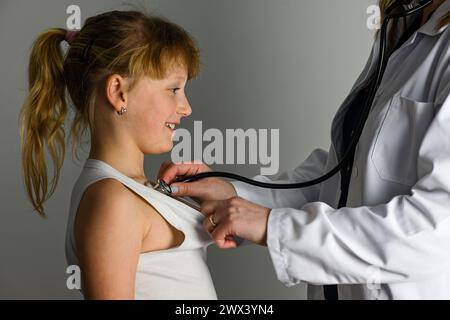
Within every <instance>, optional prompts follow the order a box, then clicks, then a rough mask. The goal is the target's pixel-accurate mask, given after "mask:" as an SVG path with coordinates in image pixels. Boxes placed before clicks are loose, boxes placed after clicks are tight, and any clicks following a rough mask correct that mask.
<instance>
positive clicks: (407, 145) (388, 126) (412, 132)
mask: <svg viewBox="0 0 450 320" xmlns="http://www.w3.org/2000/svg"><path fill="white" fill-rule="evenodd" d="M433 117H434V103H432V102H418V101H414V100H411V99H409V98H406V97H402V96H400V95H396V96H394V97H393V98H392V100H391V101H390V105H389V107H388V110H387V111H386V114H385V116H384V119H383V121H382V123H381V125H380V127H379V129H378V133H377V136H376V138H375V142H374V146H373V149H372V155H371V158H372V162H373V165H374V167H375V169H376V171H377V172H378V175H379V177H380V178H381V179H383V180H387V181H391V182H395V183H400V184H403V185H407V186H413V185H414V184H415V183H416V182H417V157H418V152H419V147H420V145H421V143H422V140H423V137H424V135H425V133H426V131H427V129H428V127H429V125H430V123H431V121H432V119H433Z"/></svg>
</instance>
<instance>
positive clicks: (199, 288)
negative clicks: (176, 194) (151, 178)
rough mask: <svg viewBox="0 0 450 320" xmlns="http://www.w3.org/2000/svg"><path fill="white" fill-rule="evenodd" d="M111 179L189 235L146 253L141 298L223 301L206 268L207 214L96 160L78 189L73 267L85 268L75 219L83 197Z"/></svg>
mask: <svg viewBox="0 0 450 320" xmlns="http://www.w3.org/2000/svg"><path fill="white" fill-rule="evenodd" d="M106 178H114V179H116V180H118V181H120V182H121V183H122V184H124V185H125V186H127V187H128V188H129V189H131V190H132V191H134V192H135V193H136V194H138V195H139V196H141V197H142V198H143V199H145V200H146V201H148V203H150V204H151V205H152V206H153V207H154V208H155V209H156V210H157V211H158V212H159V214H160V215H161V216H162V217H164V218H165V219H166V220H167V221H168V222H169V223H170V224H171V225H173V226H174V227H175V228H176V229H178V230H180V231H182V232H183V233H184V236H185V237H184V241H183V243H182V244H181V245H180V246H178V247H176V248H172V249H168V250H160V251H153V252H147V253H141V254H140V257H139V262H138V266H137V271H136V285H135V299H174V300H181V299H182V300H190V299H191V300H202V299H211V300H213V299H214V300H215V299H217V295H216V291H215V289H214V285H213V282H212V279H211V275H210V273H209V270H208V267H207V265H206V247H207V246H208V245H209V244H211V243H212V240H211V238H210V236H209V235H208V234H207V232H206V231H205V230H204V229H203V226H202V222H203V220H204V216H203V214H202V213H201V212H199V211H197V210H195V209H193V208H191V207H189V206H188V205H185V204H183V203H181V202H179V201H177V200H175V199H173V198H171V197H169V196H166V195H164V194H162V193H160V192H159V191H156V190H154V189H152V188H151V187H147V186H145V185H143V184H140V183H138V182H137V181H135V180H133V179H131V178H129V177H127V176H126V175H124V174H122V173H121V172H119V171H118V170H116V169H114V168H113V167H111V166H110V165H108V164H107V163H105V162H103V161H100V160H96V159H87V160H86V163H85V164H84V166H83V170H82V172H81V174H80V176H79V178H78V180H77V181H76V183H75V185H74V187H73V190H72V196H71V201H70V212H69V219H68V223H67V232H66V259H67V263H68V264H69V265H79V263H78V258H77V250H76V246H75V237H74V220H75V215H76V212H77V209H78V205H79V203H80V200H81V197H82V195H83V193H84V191H85V190H86V188H87V187H88V186H89V185H91V184H92V183H94V182H96V181H99V180H102V179H106ZM124 214H126V212H124ZM81 272H82V270H81ZM81 286H82V285H81Z"/></svg>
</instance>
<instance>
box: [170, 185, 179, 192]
mask: <svg viewBox="0 0 450 320" xmlns="http://www.w3.org/2000/svg"><path fill="white" fill-rule="evenodd" d="M170 190H172V193H177V192H178V187H177V186H170Z"/></svg>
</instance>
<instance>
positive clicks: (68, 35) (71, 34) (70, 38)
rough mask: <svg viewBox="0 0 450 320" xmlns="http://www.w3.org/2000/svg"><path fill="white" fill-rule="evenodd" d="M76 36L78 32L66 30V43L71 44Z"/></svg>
mask: <svg viewBox="0 0 450 320" xmlns="http://www.w3.org/2000/svg"><path fill="white" fill-rule="evenodd" d="M77 34H78V31H76V30H67V31H66V38H65V39H66V41H67V43H68V44H72V42H73V40H74V39H75V37H76V35H77Z"/></svg>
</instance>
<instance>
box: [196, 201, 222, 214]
mask: <svg viewBox="0 0 450 320" xmlns="http://www.w3.org/2000/svg"><path fill="white" fill-rule="evenodd" d="M221 202H222V201H217V200H205V201H203V202H202V204H201V206H200V212H201V213H203V214H204V215H205V217H209V216H210V215H211V214H213V213H215V212H216V211H217V209H218V207H219V206H220V204H221Z"/></svg>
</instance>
